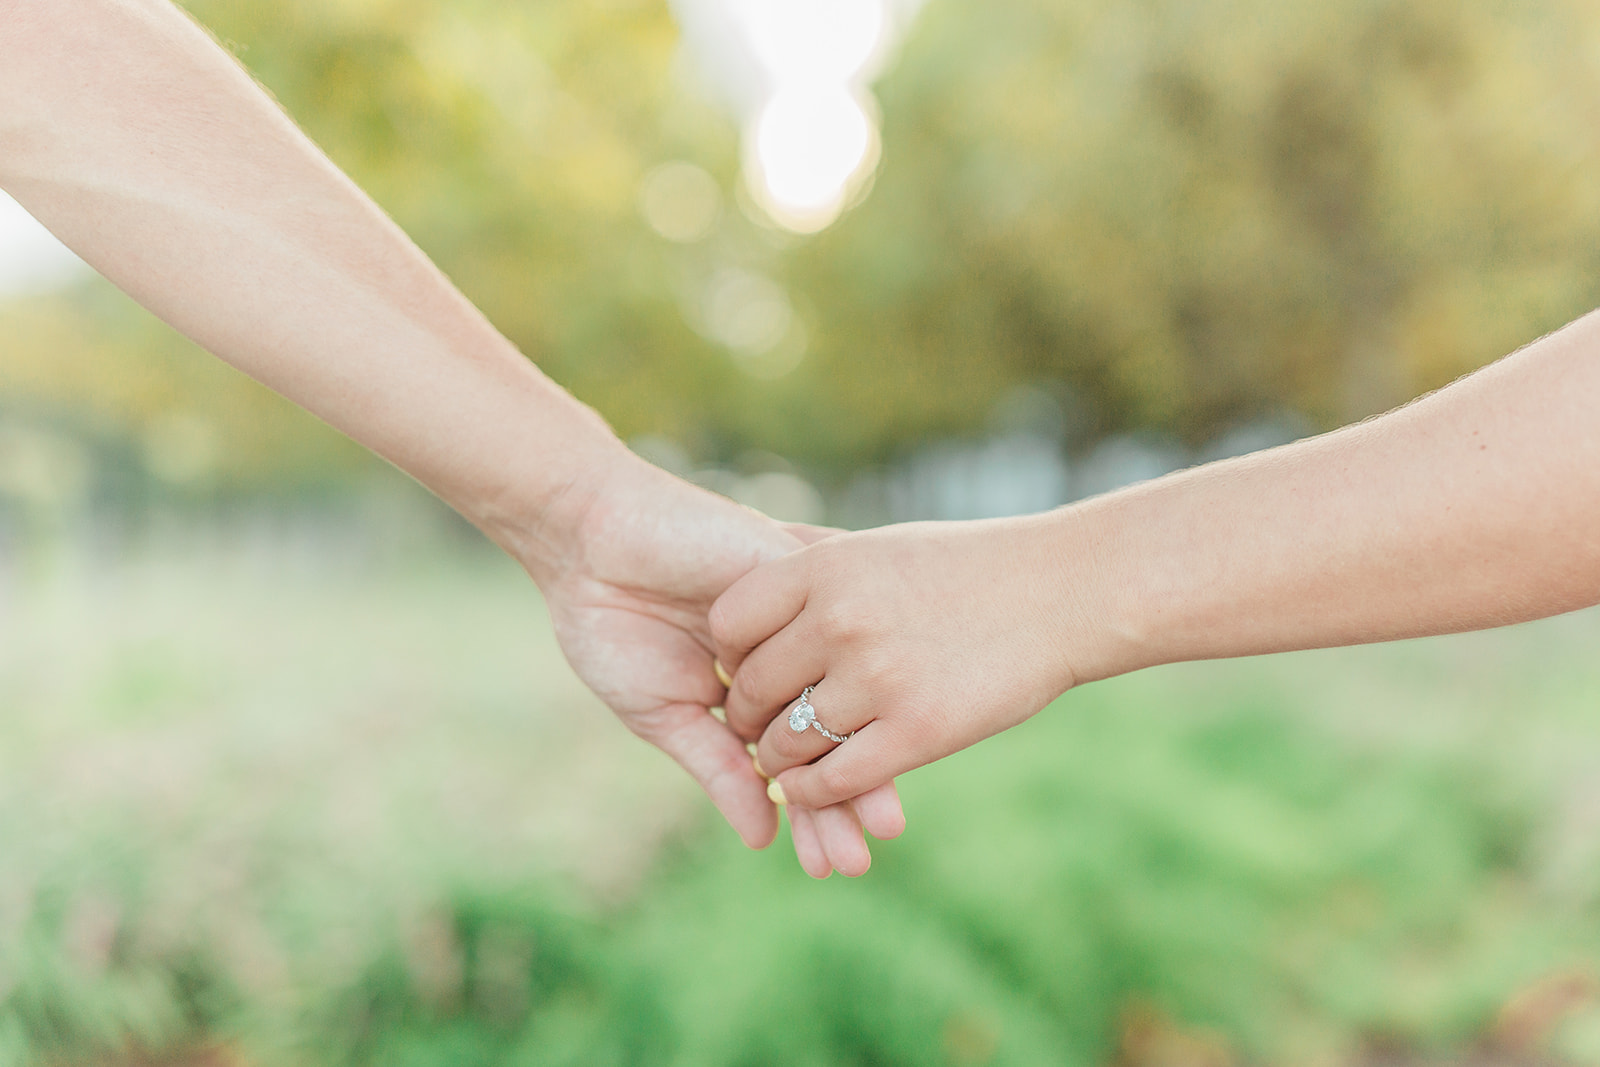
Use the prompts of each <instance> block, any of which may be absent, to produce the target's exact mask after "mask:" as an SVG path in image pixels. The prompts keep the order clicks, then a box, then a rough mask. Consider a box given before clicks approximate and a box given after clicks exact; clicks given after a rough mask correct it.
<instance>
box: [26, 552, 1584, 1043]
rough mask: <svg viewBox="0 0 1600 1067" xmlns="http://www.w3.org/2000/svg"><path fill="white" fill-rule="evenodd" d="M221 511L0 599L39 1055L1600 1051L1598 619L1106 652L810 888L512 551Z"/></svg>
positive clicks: (30, 1034) (920, 785)
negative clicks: (751, 829)
mask: <svg viewBox="0 0 1600 1067" xmlns="http://www.w3.org/2000/svg"><path fill="white" fill-rule="evenodd" d="M207 544H208V545H209V547H205V546H202V547H198V548H196V547H193V546H191V547H190V548H187V549H185V550H183V551H175V550H172V549H170V548H169V549H167V550H163V551H159V552H155V553H144V554H141V555H135V556H132V557H126V558H112V559H103V560H102V561H101V562H98V563H94V562H83V561H78V562H59V563H58V565H56V566H55V567H54V568H53V569H52V570H51V571H50V573H49V574H48V575H44V576H34V577H33V578H22V577H17V576H13V577H12V579H11V580H10V581H9V582H8V583H7V584H6V586H5V587H4V589H3V590H0V596H3V599H0V638H3V641H0V707H3V709H4V714H3V717H0V1065H9V1064H90V1063H93V1064H102V1063H126V1064H135V1063H140V1064H144V1063H189V1064H201V1063H206V1064H252V1065H254V1064H263V1065H265V1064H277V1063H296V1064H299V1063H303V1064H385V1065H389V1064H394V1065H416V1067H424V1065H427V1067H431V1065H436V1064H437V1065H445V1064H449V1065H463V1064H485V1065H487V1064H565V1063H571V1064H611V1063H615V1064H696V1065H701V1064H704V1065H721V1064H726V1065H729V1067H734V1065H745V1064H819V1065H820V1064H941V1063H948V1064H978V1063H994V1064H1041V1063H1062V1064H1095V1063H1119V1064H1128V1065H1140V1064H1147V1065H1155V1064H1166V1065H1178V1067H1181V1065H1196V1067H1199V1065H1210V1064H1227V1063H1275V1064H1276V1063H1283V1064H1290V1063H1295V1064H1298V1063H1304V1064H1343V1063H1349V1064H1356V1063H1369V1062H1371V1063H1376V1062H1404V1061H1402V1060H1397V1059H1388V1060H1380V1059H1379V1058H1378V1057H1379V1055H1380V1053H1381V1054H1382V1055H1392V1056H1399V1055H1400V1054H1401V1053H1405V1054H1408V1055H1411V1054H1414V1055H1418V1056H1439V1057H1454V1056H1462V1055H1466V1054H1467V1052H1468V1050H1474V1049H1477V1050H1482V1049H1486V1048H1489V1047H1491V1045H1493V1043H1494V1042H1495V1041H1499V1042H1500V1047H1501V1048H1502V1051H1503V1052H1504V1054H1505V1055H1507V1056H1511V1055H1513V1054H1519V1053H1518V1050H1517V1049H1516V1048H1514V1047H1512V1046H1514V1045H1516V1044H1517V1043H1518V1042H1520V1043H1521V1044H1522V1045H1523V1046H1524V1047H1523V1048H1522V1049H1521V1052H1520V1054H1521V1055H1524V1056H1537V1057H1545V1058H1543V1059H1535V1058H1526V1059H1517V1060H1510V1059H1508V1060H1505V1061H1503V1062H1529V1063H1532V1062H1571V1063H1600V1040H1597V1038H1600V1009H1597V1008H1596V1006H1595V1003H1594V1001H1593V997H1592V996H1591V995H1589V994H1588V993H1587V992H1586V990H1587V988H1588V987H1587V986H1586V985H1585V982H1587V981H1588V979H1587V978H1586V977H1585V976H1586V975H1588V974H1589V971H1590V969H1591V968H1592V961H1593V960H1594V959H1595V958H1596V957H1595V953H1596V949H1597V947H1600V909H1597V907H1596V901H1597V900H1600V892H1597V890H1600V834H1597V833H1596V829H1597V826H1600V775H1597V774H1596V772H1595V770H1594V768H1595V767H1596V766H1600V761H1597V757H1600V715H1597V714H1596V710H1597V707H1600V658H1597V657H1596V656H1595V655H1594V654H1593V649H1594V648H1595V647H1596V640H1597V638H1600V615H1597V614H1596V613H1593V612H1590V613H1583V614H1578V615H1574V616H1569V617H1565V618H1561V619H1554V620H1548V621H1546V622H1543V623H1539V624H1535V625H1531V626H1525V627H1519V628H1515V629H1510V630H1505V631H1499V632H1494V633H1488V634H1478V635H1467V636H1462V637H1456V638H1449V639H1440V640H1434V641H1427V642H1414V643H1409V644H1404V645H1396V646H1389V647H1379V648H1366V649H1352V650H1342V651H1337V652H1325V653H1309V654H1301V655H1295V656H1283V657H1274V658H1268V659H1261V660H1253V661H1238V662H1229V663H1214V664H1196V665H1186V666H1182V667H1173V668H1166V669H1162V670H1157V671H1150V672H1145V673H1144V674H1141V675H1136V676H1133V677H1130V678H1125V679H1119V680H1116V681H1113V682H1108V683H1101V684H1097V685H1094V686H1089V687H1086V688H1085V689H1083V690H1081V691H1078V692H1074V693H1071V694H1068V695H1067V696H1066V697H1064V698H1063V699H1062V700H1061V701H1059V702H1058V703H1057V704H1056V705H1055V706H1053V707H1052V708H1050V709H1048V710H1047V711H1046V712H1045V713H1043V714H1041V715H1040V716H1039V717H1038V718H1036V719H1035V720H1033V721H1032V722H1030V723H1028V724H1026V725H1024V726H1023V727H1021V728H1019V729H1017V730H1015V731H1012V732H1011V733H1010V734H1008V735H1005V736H1003V737H1000V738H997V739H994V740H992V741H990V742H987V743H985V744H984V745H981V746H979V747H977V748H976V749H973V750H970V751H968V752H966V753H962V754H960V755H958V756H956V757H953V758H951V759H950V760H947V761H945V762H944V763H942V764H940V765H937V766H935V767H932V768H928V769H925V770H923V771H920V772H917V773H916V774H913V775H911V776H909V777H908V778H907V779H906V780H905V781H904V782H903V784H902V791H903V795H904V797H905V802H906V807H907V811H908V815H909V818H910V828H909V829H908V831H907V833H906V835H905V836H904V837H903V838H902V839H901V840H899V841H896V842H892V843H883V844H879V845H878V846H877V847H876V849H875V864H874V868H873V870H872V871H871V873H870V874H868V875H867V876H866V877H865V878H863V879H861V880H859V881H856V882H846V881H844V880H842V879H839V878H835V879H832V880H830V881H828V882H825V883H813V882H811V881H810V880H809V879H807V878H806V877H805V876H804V875H803V874H802V873H801V872H800V870H799V868H798V867H797V865H796V864H795V862H794V859H793V856H792V855H791V854H790V853H789V850H788V847H787V845H786V844H785V843H782V842H780V844H779V845H778V846H776V847H774V848H773V849H771V850H769V851H768V852H766V853H761V854H754V853H749V852H747V851H745V850H743V849H742V848H741V847H740V846H739V845H738V843H737V841H736V840H735V838H734V837H733V835H732V833H731V832H730V831H728V830H727V829H726V828H725V827H724V826H723V825H722V824H721V823H720V821H719V820H718V819H717V818H716V816H715V813H714V812H712V811H711V810H710V808H709V805H707V804H706V803H705V802H704V801H702V800H701V799H699V797H698V794H697V792H696V791H695V789H694V787H693V786H692V785H691V784H690V783H689V782H688V781H687V779H685V778H684V777H683V776H682V775H681V774H680V773H679V772H677V771H676V769H675V768H673V767H672V766H671V765H670V764H669V763H668V762H667V761H666V760H665V758H664V757H660V756H658V755H657V754H655V753H654V752H653V750H650V749H648V748H647V747H646V746H644V745H643V744H642V743H640V742H638V741H636V740H634V739H633V738H631V737H629V736H628V735H627V734H626V732H625V731H623V730H622V728H621V727H620V726H618V725H617V724H616V723H615V721H614V720H612V719H611V718H610V716H609V714H608V713H606V712H605V711H604V709H603V708H600V707H599V706H598V705H597V704H596V703H595V701H594V700H593V698H592V697H590V696H588V695H587V694H586V693H585V691H584V690H583V689H582V687H581V686H580V685H579V683H577V682H576V680H575V679H573V678H572V676H571V675H570V672H568V671H567V669H566V667H565V665H564V664H563V662H562V661H561V658H560V653H559V651H558V650H557V649H556V648H555V646H554V643H553V641H552V639H551V636H550V631H549V627H548V624H547V622H546V620H545V618H544V616H543V611H542V608H541V606H540V604H539V602H538V599H537V594H536V592H535V591H534V589H533V588H532V586H531V585H530V584H529V583H528V582H527V580H526V578H525V577H524V576H523V575H522V574H521V573H520V571H518V570H517V569H516V567H515V566H514V565H513V564H511V563H509V562H508V561H505V560H503V559H501V558H499V557H496V556H492V555H489V554H488V553H486V552H478V551H471V550H467V549H463V548H461V547H459V546H456V547H442V546H440V545H435V546H433V547H431V548H417V547H412V548H410V549H407V550H405V551H403V552H395V553H389V554H378V555H374V556H370V557H367V556H363V555H362V554H361V553H360V552H341V551H330V550H327V549H326V546H323V547H319V546H318V545H317V544H315V543H314V539H313V540H311V541H303V540H302V541H299V542H297V541H296V540H295V539H294V538H292V537H284V536H279V537H277V538H276V539H268V540H267V541H264V542H261V543H259V544H255V545H254V547H252V543H250V542H249V541H248V540H247V539H246V540H239V539H234V540H229V539H226V538H224V539H219V540H216V541H215V542H214V543H207ZM297 545H298V547H296V546H297ZM1563 976H1575V977H1573V978H1572V980H1571V981H1570V982H1565V984H1563V982H1564V979H1563ZM1541 983H1542V984H1541ZM1567 989H1576V990H1578V992H1577V993H1576V994H1574V995H1572V996H1570V997H1569V998H1568V999H1569V1000H1570V1002H1571V1003H1570V1005H1568V1002H1567V1001H1564V1000H1561V997H1562V996H1565V995H1566V994H1564V993H1562V992H1561V990H1567ZM1551 990H1555V992H1553V993H1552V992H1550V991H1551ZM1552 998H1554V999H1552ZM1530 1003H1531V1004H1532V1006H1531V1007H1529V1004H1530ZM1508 1005H1510V1006H1509V1007H1508ZM1552 1005H1553V1006H1552ZM1568 1006H1570V1007H1571V1010H1566V1011H1563V1010H1562V1009H1563V1008H1564V1007H1568ZM1541 1012H1542V1014H1541ZM1530 1019H1531V1020H1532V1021H1531V1022H1529V1021H1528V1020H1530ZM1396 1050H1399V1051H1396ZM1495 1062H1502V1061H1498V1060H1497V1061H1495Z"/></svg>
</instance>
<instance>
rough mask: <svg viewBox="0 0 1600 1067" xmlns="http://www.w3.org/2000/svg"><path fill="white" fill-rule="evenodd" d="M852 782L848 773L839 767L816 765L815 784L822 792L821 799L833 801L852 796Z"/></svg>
mask: <svg viewBox="0 0 1600 1067" xmlns="http://www.w3.org/2000/svg"><path fill="white" fill-rule="evenodd" d="M854 784H855V783H854V782H853V781H852V780H851V778H850V775H849V773H847V772H846V771H844V770H843V769H841V768H839V767H826V766H823V767H818V768H817V785H818V787H819V788H820V790H821V792H822V794H823V795H822V798H821V799H822V800H823V801H824V802H826V803H834V802H836V801H839V800H844V799H845V798H847V797H850V796H854V795H855V793H854Z"/></svg>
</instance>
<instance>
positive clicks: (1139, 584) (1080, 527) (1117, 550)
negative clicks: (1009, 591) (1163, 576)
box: [1039, 494, 1162, 687]
mask: <svg viewBox="0 0 1600 1067" xmlns="http://www.w3.org/2000/svg"><path fill="white" fill-rule="evenodd" d="M1040 518H1041V521H1042V523H1043V525H1044V527H1045V528H1046V530H1047V531H1048V533H1047V536H1046V540H1047V542H1048V544H1049V549H1050V553H1049V556H1048V557H1047V559H1046V560H1045V561H1044V566H1043V569H1042V570H1041V571H1040V572H1039V573H1041V574H1043V575H1046V576H1048V585H1049V588H1050V589H1051V591H1052V596H1053V597H1054V599H1055V601H1056V603H1057V604H1059V609H1058V612H1057V617H1056V626H1055V629H1054V633H1055V635H1056V638H1057V641H1058V645H1057V647H1058V649H1059V655H1060V656H1061V657H1062V659H1063V660H1064V662H1065V664H1066V668H1067V672H1068V678H1067V684H1068V686H1069V687H1070V686H1073V685H1082V684H1084V683H1085V682H1093V681H1099V680H1100V679H1103V678H1112V677H1115V676H1117V675H1119V674H1127V673H1129V672H1130V671H1135V670H1139V669H1140V668H1143V667H1149V666H1154V665H1155V664H1157V663H1160V662H1162V659H1161V657H1160V655H1159V654H1158V653H1157V652H1156V650H1155V646H1156V631H1157V628H1158V626H1157V624H1158V622H1159V617H1160V615H1161V610H1160V606H1159V605H1160V601H1161V597H1160V596H1159V594H1157V593H1155V592H1154V591H1153V590H1152V589H1150V588H1148V586H1149V579H1150V578H1151V574H1150V573H1149V571H1148V568H1141V567H1140V566H1138V564H1137V556H1138V551H1137V549H1136V548H1134V546H1133V537H1132V533H1133V531H1132V530H1131V529H1130V524H1131V522H1132V521H1133V520H1130V518H1129V516H1128V515H1127V506H1126V502H1125V499H1124V498H1123V496H1122V495H1121V494H1117V495H1113V496H1109V497H1099V498H1095V499H1093V500H1089V501H1085V502H1083V503H1080V504H1074V505H1071V506H1069V507H1064V508H1060V509H1057V510H1056V511H1053V512H1050V513H1049V514H1048V515H1045V516H1041V517H1040Z"/></svg>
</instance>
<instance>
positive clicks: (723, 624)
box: [707, 550, 809, 675]
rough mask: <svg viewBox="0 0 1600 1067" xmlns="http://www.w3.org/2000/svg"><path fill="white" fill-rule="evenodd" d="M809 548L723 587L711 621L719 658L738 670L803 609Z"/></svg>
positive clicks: (711, 612)
mask: <svg viewBox="0 0 1600 1067" xmlns="http://www.w3.org/2000/svg"><path fill="white" fill-rule="evenodd" d="M804 557H805V552H804V550H801V551H799V552H795V553H791V554H790V555H787V556H784V557H783V558H781V559H775V560H773V561H772V562H771V563H766V564H763V565H761V566H759V567H757V568H756V569H755V570H753V571H750V572H749V573H747V574H746V575H745V576H744V577H742V578H740V579H739V580H738V581H736V582H734V583H733V584H732V585H730V586H729V587H728V588H727V589H725V590H723V593H722V595H721V596H719V597H718V598H717V600H716V603H714V604H712V605H711V611H710V613H709V615H708V618H707V622H708V624H709V626H710V628H711V642H712V644H713V645H714V646H715V648H714V649H713V651H715V652H716V655H717V659H719V660H720V661H721V662H722V665H723V667H725V668H727V670H728V671H729V673H731V674H734V675H737V674H738V672H739V665H740V664H741V663H743V662H744V658H745V656H747V655H749V653H750V650H751V649H752V648H755V647H756V646H757V645H759V644H760V643H761V642H763V641H765V640H766V639H767V638H769V637H771V636H772V635H773V634H775V633H777V632H778V631H779V630H781V629H783V628H784V627H785V626H787V625H789V623H790V622H791V621H792V620H793V619H794V617H795V616H796V615H798V614H800V609H802V608H804V607H805V604H806V590H807V588H808V587H809V581H808V574H809V572H808V570H807V567H806V563H805V559H804Z"/></svg>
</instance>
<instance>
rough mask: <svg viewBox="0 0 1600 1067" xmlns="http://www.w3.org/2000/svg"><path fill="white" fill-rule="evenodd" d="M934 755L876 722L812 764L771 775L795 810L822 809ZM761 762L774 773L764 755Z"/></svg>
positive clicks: (901, 731) (889, 723)
mask: <svg viewBox="0 0 1600 1067" xmlns="http://www.w3.org/2000/svg"><path fill="white" fill-rule="evenodd" d="M933 755H936V753H928V754H924V753H923V752H922V749H921V746H918V745H916V744H915V739H914V738H910V737H909V736H908V735H907V731H906V730H905V728H903V727H901V726H899V725H898V723H897V722H895V721H893V720H887V719H877V720H874V721H873V722H870V723H868V724H867V725H865V726H863V727H862V728H861V729H860V730H859V731H858V732H857V733H856V735H855V736H854V737H852V738H851V739H850V740H848V741H846V742H845V743H844V744H842V745H839V746H838V747H837V748H835V749H834V750H833V751H832V752H830V753H828V754H827V755H825V756H823V757H822V758H821V759H819V760H817V761H816V762H814V763H811V764H808V765H806V766H804V767H795V768H792V769H790V770H785V771H777V772H775V773H776V774H777V778H776V779H775V781H776V782H777V783H778V790H777V793H778V795H780V796H782V798H783V800H784V802H786V803H788V804H791V805H794V806H795V807H801V808H813V809H816V808H825V807H827V806H829V805H830V804H837V803H839V802H840V801H842V800H849V799H851V798H852V797H857V796H860V795H861V794H863V793H865V792H867V791H868V790H869V789H873V788H875V787H877V786H880V785H883V784H884V783H885V782H889V781H892V780H893V779H895V778H897V777H898V776H900V775H902V774H904V773H905V772H906V771H909V770H913V769H914V768H917V767H920V766H922V765H923V764H924V763H927V762H928V761H929V759H931V758H932V756H933ZM761 763H762V765H763V766H764V767H766V768H767V770H769V771H771V770H773V767H772V765H771V764H769V763H768V762H767V756H766V755H765V753H764V751H763V755H762V757H761Z"/></svg>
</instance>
